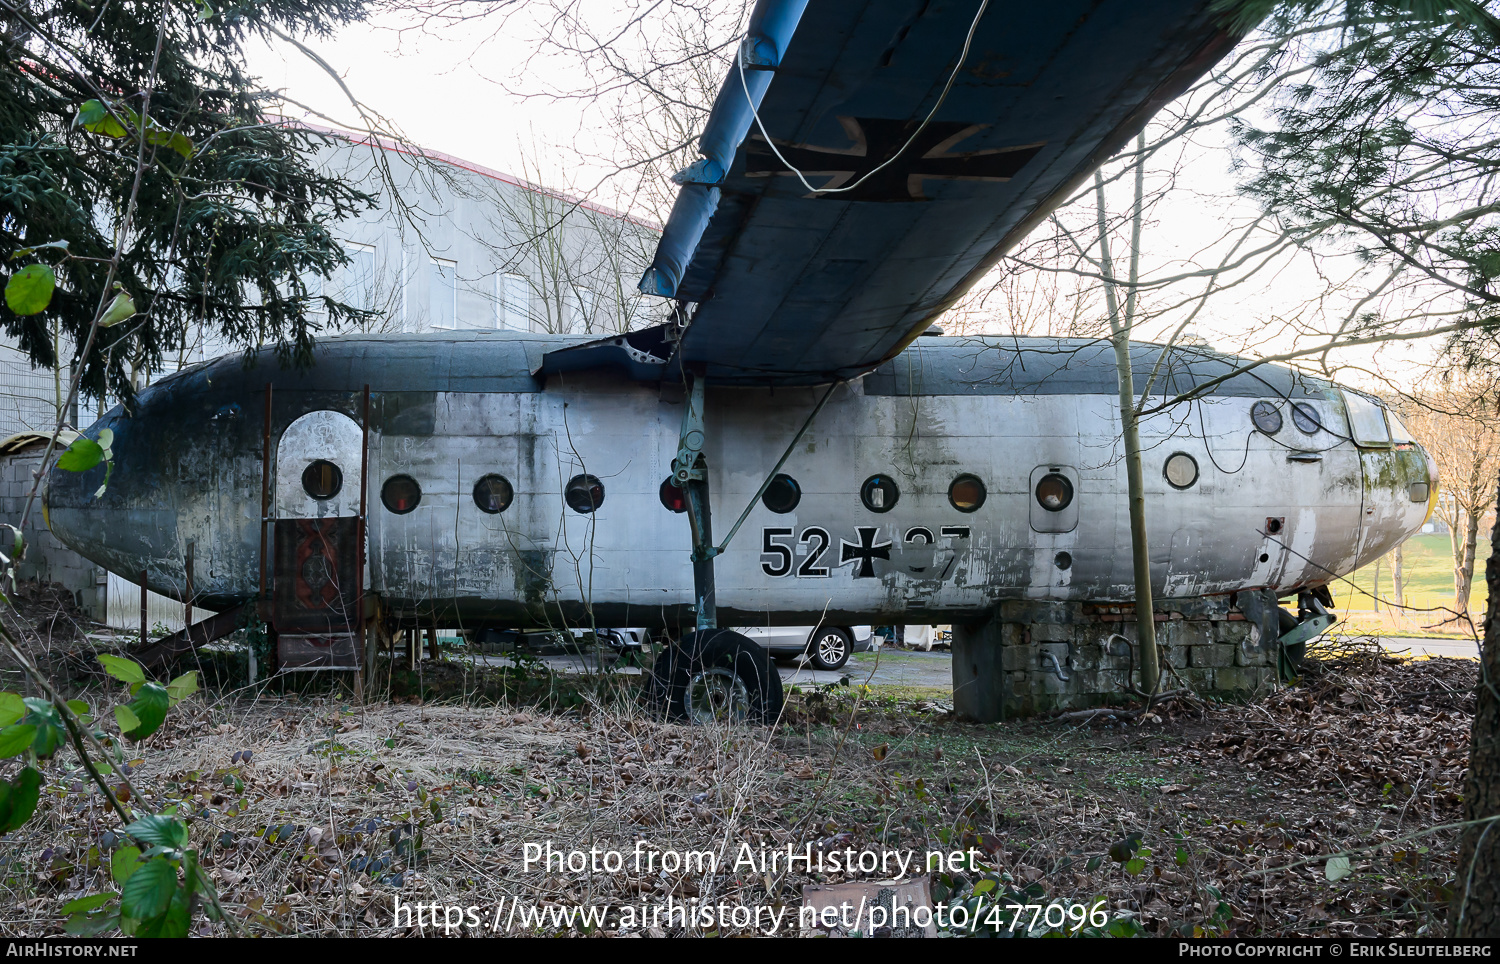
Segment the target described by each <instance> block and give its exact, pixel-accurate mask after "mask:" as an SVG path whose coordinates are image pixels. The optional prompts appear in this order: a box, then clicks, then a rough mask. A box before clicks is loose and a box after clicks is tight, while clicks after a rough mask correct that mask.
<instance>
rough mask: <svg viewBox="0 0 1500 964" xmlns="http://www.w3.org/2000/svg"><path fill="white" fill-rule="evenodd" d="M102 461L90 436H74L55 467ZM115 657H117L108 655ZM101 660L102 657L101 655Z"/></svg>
mask: <svg viewBox="0 0 1500 964" xmlns="http://www.w3.org/2000/svg"><path fill="white" fill-rule="evenodd" d="M103 461H104V448H103V446H101V445H100V444H99V443H98V442H95V441H94V440H93V439H91V438H81V437H80V438H75V439H74V440H73V444H72V445H69V446H68V450H67V451H66V452H64V453H63V454H62V455H60V456H58V458H57V467H58V468H60V469H62V470H63V471H65V472H87V471H88V470H89V469H91V468H93V467H94V466H96V465H98V464H99V463H100V462H103ZM110 658H111V659H115V658H118V657H110ZM100 659H101V660H102V659H103V657H102V656H101V657H100Z"/></svg>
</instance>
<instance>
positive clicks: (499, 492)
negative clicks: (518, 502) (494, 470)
mask: <svg viewBox="0 0 1500 964" xmlns="http://www.w3.org/2000/svg"><path fill="white" fill-rule="evenodd" d="M515 497H516V490H515V489H513V488H512V487H511V484H510V481H509V480H508V479H506V478H505V476H503V475H494V474H491V475H486V476H484V477H483V478H481V479H480V480H479V481H478V482H475V483H474V504H475V505H477V506H479V511H481V512H487V513H489V514H490V515H494V514H496V513H497V512H504V511H505V510H506V509H508V508H510V503H511V501H512V500H513V499H515Z"/></svg>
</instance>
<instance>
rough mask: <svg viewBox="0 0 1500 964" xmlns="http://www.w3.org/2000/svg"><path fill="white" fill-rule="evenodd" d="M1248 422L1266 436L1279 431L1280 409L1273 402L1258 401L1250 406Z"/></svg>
mask: <svg viewBox="0 0 1500 964" xmlns="http://www.w3.org/2000/svg"><path fill="white" fill-rule="evenodd" d="M1250 421H1252V422H1254V423H1255V427H1256V428H1258V429H1260V430H1261V431H1262V432H1265V433H1266V434H1267V435H1275V434H1276V433H1277V432H1279V431H1281V409H1279V408H1277V407H1276V404H1275V403H1274V402H1266V401H1260V402H1256V403H1255V404H1254V405H1251V406H1250Z"/></svg>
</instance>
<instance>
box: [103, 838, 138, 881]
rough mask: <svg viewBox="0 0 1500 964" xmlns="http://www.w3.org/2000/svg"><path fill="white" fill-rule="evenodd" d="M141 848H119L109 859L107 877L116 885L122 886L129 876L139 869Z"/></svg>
mask: <svg viewBox="0 0 1500 964" xmlns="http://www.w3.org/2000/svg"><path fill="white" fill-rule="evenodd" d="M140 859H141V848H139V847H121V848H120V849H119V850H116V851H115V852H114V854H113V856H111V857H110V858H109V876H110V879H111V880H113V881H114V882H115V883H116V884H120V885H122V886H123V885H124V883H125V881H127V880H129V879H130V875H131V874H133V873H135V872H136V871H137V870H139V869H140V867H141V864H140Z"/></svg>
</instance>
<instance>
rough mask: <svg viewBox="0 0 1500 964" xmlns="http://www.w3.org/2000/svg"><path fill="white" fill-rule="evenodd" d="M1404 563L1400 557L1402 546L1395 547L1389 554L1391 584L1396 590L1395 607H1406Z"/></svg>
mask: <svg viewBox="0 0 1500 964" xmlns="http://www.w3.org/2000/svg"><path fill="white" fill-rule="evenodd" d="M1405 562H1406V559H1405V557H1404V556H1403V555H1402V546H1397V547H1396V551H1395V552H1393V553H1392V554H1391V584H1392V586H1393V587H1394V588H1395V590H1396V605H1398V606H1401V607H1403V608H1404V607H1405V606H1406V585H1405V583H1406V573H1405V572H1404V571H1403V564H1404V563H1405Z"/></svg>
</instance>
